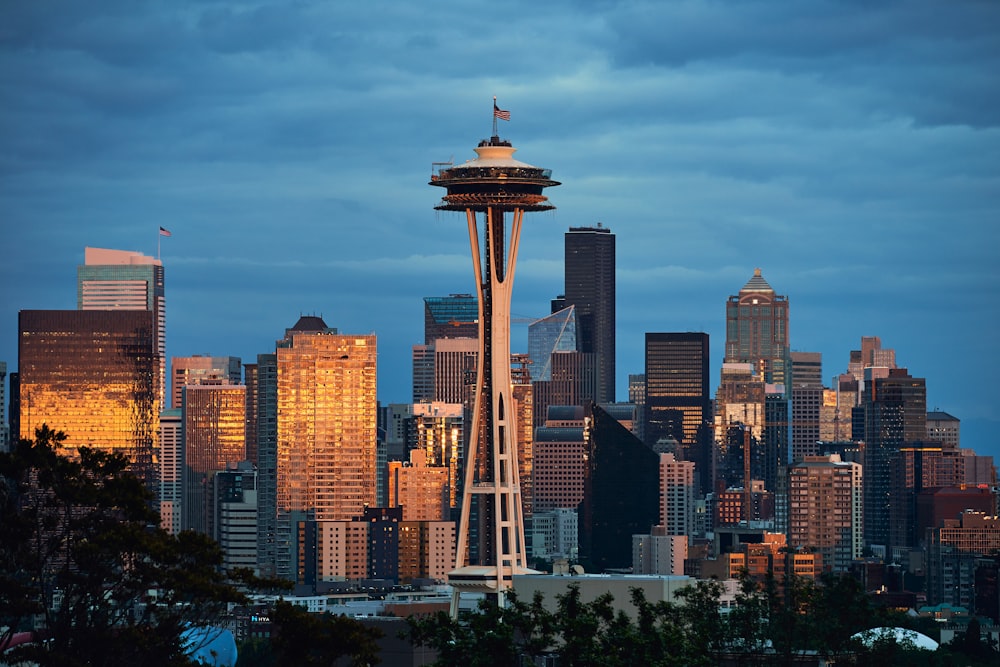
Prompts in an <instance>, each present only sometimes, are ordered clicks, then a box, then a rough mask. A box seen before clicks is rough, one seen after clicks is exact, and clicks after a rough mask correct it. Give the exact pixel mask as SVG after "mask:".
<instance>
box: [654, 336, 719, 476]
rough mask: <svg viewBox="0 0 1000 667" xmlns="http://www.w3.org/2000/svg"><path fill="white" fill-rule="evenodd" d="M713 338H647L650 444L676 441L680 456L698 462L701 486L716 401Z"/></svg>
mask: <svg viewBox="0 0 1000 667" xmlns="http://www.w3.org/2000/svg"><path fill="white" fill-rule="evenodd" d="M708 360H709V351H708V334H707V333H700V332H686V333H647V334H646V373H645V376H646V420H645V427H644V429H643V433H644V437H645V440H646V443H647V444H649V445H650V446H653V445H655V443H656V442H657V441H659V440H673V441H676V443H677V445H678V446H679V448H678V449H679V454H680V458H682V459H683V460H685V461H694V462H695V464H696V465H697V471H698V475H699V477H700V478H701V484H702V488H708V485H709V481H710V472H711V460H712V458H711V431H710V430H709V429H708V424H710V423H711V421H712V397H711V394H710V393H709V384H708Z"/></svg>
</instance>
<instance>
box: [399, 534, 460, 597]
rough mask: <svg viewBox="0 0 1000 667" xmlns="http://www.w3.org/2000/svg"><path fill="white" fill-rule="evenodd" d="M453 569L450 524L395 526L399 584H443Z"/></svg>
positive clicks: (453, 538)
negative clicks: (397, 531) (397, 534)
mask: <svg viewBox="0 0 1000 667" xmlns="http://www.w3.org/2000/svg"><path fill="white" fill-rule="evenodd" d="M454 566H455V522H454V521H400V522H399V582H400V583H401V584H408V583H410V582H412V581H413V580H414V579H433V580H435V581H441V582H443V581H444V580H445V578H446V577H447V575H448V572H449V571H450V570H451V568H453V567H454Z"/></svg>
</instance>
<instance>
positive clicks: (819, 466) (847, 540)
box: [788, 455, 864, 572]
mask: <svg viewBox="0 0 1000 667" xmlns="http://www.w3.org/2000/svg"><path fill="white" fill-rule="evenodd" d="M789 477H790V479H789V500H790V503H789V507H790V510H789V533H788V545H789V546H790V547H808V548H809V549H810V550H812V551H814V552H816V553H820V554H822V556H823V565H824V566H826V567H829V568H832V569H833V571H834V572H846V571H847V570H848V569H849V568H850V565H851V562H852V561H854V560H855V559H858V558H860V557H861V551H862V546H863V545H862V525H863V520H864V516H863V512H862V507H863V504H862V495H863V494H862V472H861V466H860V465H859V464H857V463H847V462H843V461H841V460H840V457H839V456H836V455H834V456H806V457H805V458H804V460H803V461H801V462H798V463H796V464H794V465H793V466H792V467H791V469H790V471H789Z"/></svg>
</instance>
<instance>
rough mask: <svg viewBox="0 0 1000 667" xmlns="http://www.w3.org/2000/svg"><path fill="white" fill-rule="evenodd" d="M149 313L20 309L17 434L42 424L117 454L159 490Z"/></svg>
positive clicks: (26, 434) (155, 367)
mask: <svg viewBox="0 0 1000 667" xmlns="http://www.w3.org/2000/svg"><path fill="white" fill-rule="evenodd" d="M154 315H155V314H154V313H153V312H151V311H143V310H84V311H81V310H22V311H21V312H20V313H19V314H18V331H19V337H18V368H19V372H20V386H19V397H20V398H19V403H20V433H19V436H20V437H21V438H34V432H35V429H36V428H38V427H39V426H41V425H42V424H48V426H49V428H51V429H53V430H56V431H63V432H64V433H66V435H67V436H68V439H67V441H66V443H65V445H66V446H67V447H68V448H71V451H73V450H75V448H76V447H79V446H84V445H85V446H88V447H93V448H96V449H100V450H103V451H107V452H116V453H120V454H123V455H124V456H125V457H127V458H128V460H129V462H130V464H131V467H132V470H133V471H134V472H135V473H136V474H137V475H138V476H139V478H140V479H142V480H143V481H144V482H145V483H146V485H147V487H148V488H149V489H150V490H152V491H153V492H154V493H155V494H158V493H159V492H158V479H157V478H158V470H157V465H156V452H157V450H158V447H159V443H158V437H157V430H158V426H159V416H160V400H159V392H158V386H157V382H158V377H159V376H158V373H159V368H160V357H159V355H157V354H156V344H155V341H156V333H157V328H156V322H155V316H154Z"/></svg>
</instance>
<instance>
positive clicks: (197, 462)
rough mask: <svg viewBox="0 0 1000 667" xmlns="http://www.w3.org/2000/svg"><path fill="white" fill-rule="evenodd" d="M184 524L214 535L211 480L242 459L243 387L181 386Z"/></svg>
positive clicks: (243, 434) (191, 528)
mask: <svg viewBox="0 0 1000 667" xmlns="http://www.w3.org/2000/svg"><path fill="white" fill-rule="evenodd" d="M181 403H182V406H183V407H182V409H181V414H182V415H183V421H184V528H185V529H187V530H196V531H198V532H200V533H204V534H206V535H209V536H211V537H213V538H214V537H216V535H215V531H214V526H213V525H212V518H213V515H214V507H213V505H212V497H211V493H210V485H211V482H212V478H213V476H214V475H215V473H217V472H221V471H225V470H226V469H227V468H228V467H229V466H230V465H236V464H238V463H240V462H241V461H245V460H246V387H245V386H243V385H230V384H225V385H188V386H185V387H184V388H183V400H182V402H181Z"/></svg>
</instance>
